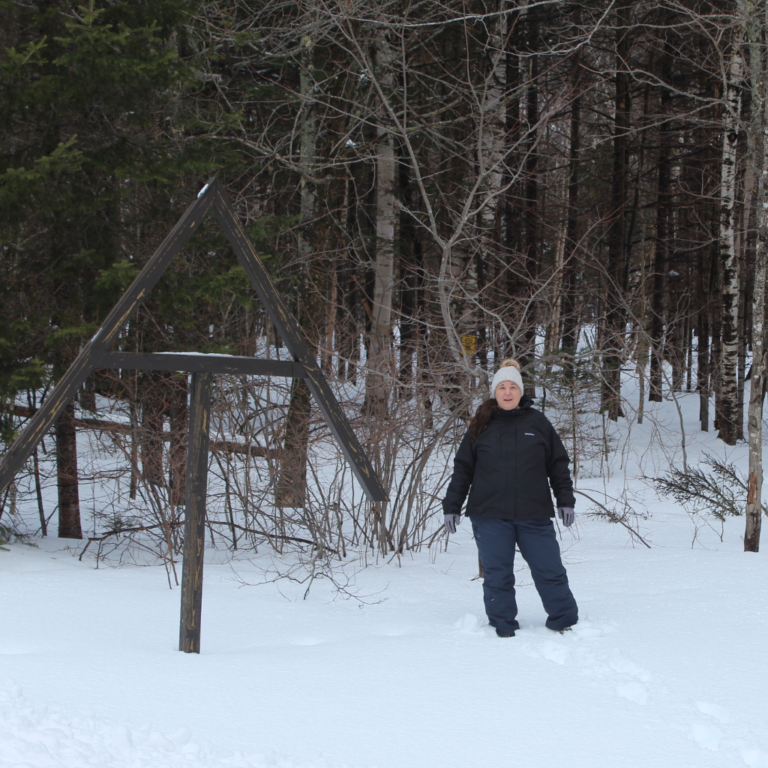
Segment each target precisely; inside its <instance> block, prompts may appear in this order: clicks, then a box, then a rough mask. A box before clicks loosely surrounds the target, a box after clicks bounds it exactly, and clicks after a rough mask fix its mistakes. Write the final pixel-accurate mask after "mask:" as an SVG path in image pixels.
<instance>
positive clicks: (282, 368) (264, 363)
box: [99, 352, 304, 379]
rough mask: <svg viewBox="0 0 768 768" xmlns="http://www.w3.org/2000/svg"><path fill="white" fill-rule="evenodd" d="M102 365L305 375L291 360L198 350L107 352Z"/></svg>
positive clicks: (121, 368) (290, 375) (200, 371)
mask: <svg viewBox="0 0 768 768" xmlns="http://www.w3.org/2000/svg"><path fill="white" fill-rule="evenodd" d="M99 367H100V368H112V369H116V370H143V371H184V372H186V373H203V372H206V371H207V372H209V373H229V374H241V375H245V376H283V377H285V378H288V379H291V378H293V379H301V378H303V377H304V366H302V365H301V364H300V363H294V362H292V361H290V360H261V359H258V358H255V357H238V356H235V355H204V354H198V353H195V352H156V353H154V354H146V355H143V354H138V353H135V352H107V353H106V354H105V355H103V356H102V358H101V361H100V362H99Z"/></svg>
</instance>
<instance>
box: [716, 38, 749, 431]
mask: <svg viewBox="0 0 768 768" xmlns="http://www.w3.org/2000/svg"><path fill="white" fill-rule="evenodd" d="M743 70H744V67H743V60H742V56H741V51H740V50H739V47H738V43H737V44H736V46H735V48H734V51H733V53H732V55H731V62H730V69H729V72H728V81H727V83H726V99H725V102H726V103H725V112H724V115H723V153H722V162H721V165H720V261H721V266H722V275H723V303H722V308H723V309H722V353H721V364H720V369H721V378H720V381H721V390H720V413H719V423H720V438H721V439H722V440H723V441H724V442H725V443H727V444H728V445H735V444H736V441H737V440H738V439H739V437H740V435H739V434H738V428H737V423H738V422H737V418H736V409H737V408H738V407H739V403H738V381H737V374H738V351H739V350H738V347H739V344H738V323H739V269H738V254H737V252H736V228H735V222H734V204H735V198H736V157H737V150H738V137H739V126H738V120H739V115H740V113H741V93H740V91H739V83H740V81H741V79H742V76H743Z"/></svg>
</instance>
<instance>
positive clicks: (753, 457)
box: [741, 0, 768, 552]
mask: <svg viewBox="0 0 768 768" xmlns="http://www.w3.org/2000/svg"><path fill="white" fill-rule="evenodd" d="M741 10H742V13H744V12H746V13H745V15H744V18H745V20H746V22H747V37H748V45H749V52H750V56H749V59H750V85H751V90H752V120H751V124H750V126H749V130H748V142H749V160H750V163H751V165H752V170H753V172H754V175H755V176H756V178H757V211H756V219H757V221H756V224H757V242H756V244H755V286H754V291H753V296H752V354H753V357H752V377H751V382H750V383H751V386H750V395H749V413H748V417H747V432H748V439H749V482H748V494H747V508H746V529H745V532H744V550H745V551H746V552H757V551H758V550H759V548H760V527H761V526H760V523H761V518H762V486H763V389H764V386H765V376H766V367H765V328H764V318H765V300H766V296H765V292H766V271H767V269H766V261H768V184H767V183H766V181H767V178H766V177H768V147H766V143H767V142H768V136H767V135H766V132H767V131H768V114H767V112H768V93H767V92H766V91H767V90H768V72H766V69H767V68H768V64H767V63H766V61H765V54H764V52H763V51H764V48H765V43H766V37H767V36H768V2H766V0H761V1H760V2H756V0H746V2H743V1H742V8H741Z"/></svg>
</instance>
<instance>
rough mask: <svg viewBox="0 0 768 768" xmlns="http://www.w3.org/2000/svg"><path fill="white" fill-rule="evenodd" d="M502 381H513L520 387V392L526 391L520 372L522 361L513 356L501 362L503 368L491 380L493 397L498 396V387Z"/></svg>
mask: <svg viewBox="0 0 768 768" xmlns="http://www.w3.org/2000/svg"><path fill="white" fill-rule="evenodd" d="M502 381H513V382H514V383H515V384H517V386H518V387H519V388H520V392H521V393H523V392H525V389H524V387H523V377H522V376H521V374H520V363H518V362H517V360H513V359H512V358H510V359H508V360H504V362H502V364H501V368H499V370H498V371H496V373H495V374H494V376H493V381H492V382H491V397H496V387H498V386H499V384H501V382H502Z"/></svg>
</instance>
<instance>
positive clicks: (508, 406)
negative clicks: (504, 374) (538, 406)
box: [496, 381, 523, 411]
mask: <svg viewBox="0 0 768 768" xmlns="http://www.w3.org/2000/svg"><path fill="white" fill-rule="evenodd" d="M522 396H523V393H522V392H521V391H520V387H518V386H517V384H515V382H514V381H502V382H501V384H499V386H498V387H496V402H497V403H498V404H499V408H501V409H503V410H505V411H511V410H512V409H513V408H517V406H518V405H520V398H521V397H522Z"/></svg>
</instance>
